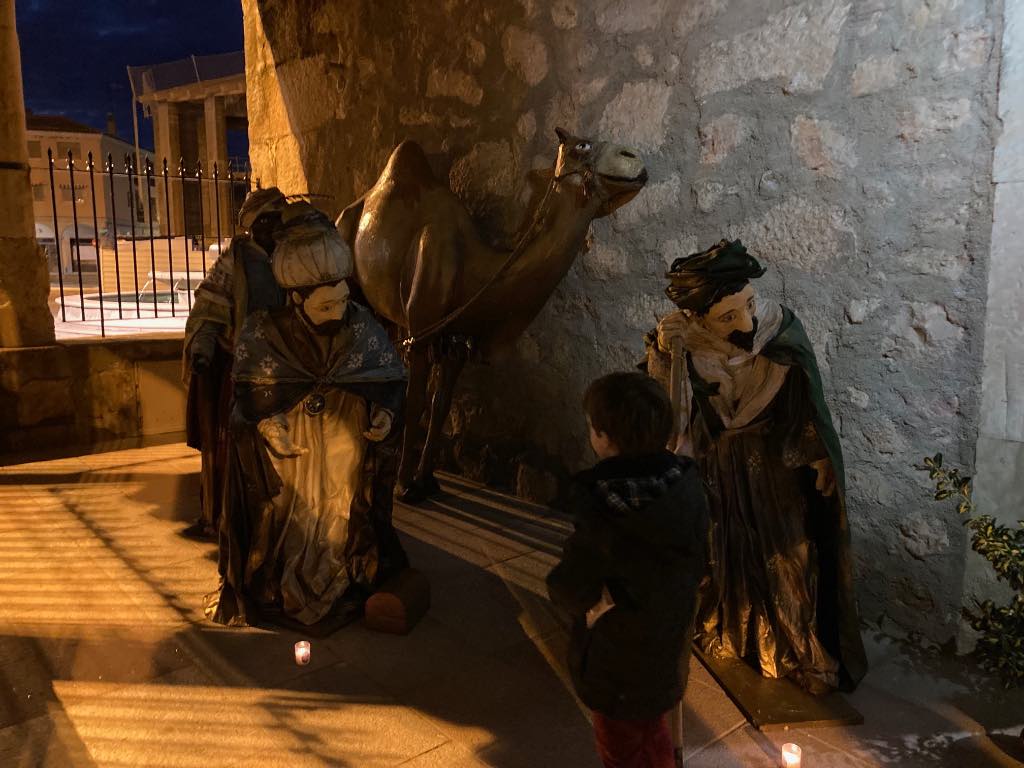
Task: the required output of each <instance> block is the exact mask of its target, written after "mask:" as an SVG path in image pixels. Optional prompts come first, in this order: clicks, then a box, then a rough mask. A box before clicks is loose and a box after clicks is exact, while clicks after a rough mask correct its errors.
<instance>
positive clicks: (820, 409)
mask: <svg viewBox="0 0 1024 768" xmlns="http://www.w3.org/2000/svg"><path fill="white" fill-rule="evenodd" d="M757 314H758V315H759V317H760V318H761V320H762V323H761V328H760V330H759V332H758V334H757V337H756V338H755V347H754V352H753V353H751V354H749V355H745V354H738V353H739V352H740V351H739V350H738V349H737V348H735V347H732V346H731V345H725V346H723V342H721V341H720V340H714V339H711V338H710V334H708V333H707V332H706V331H702V330H699V329H698V327H697V324H696V323H692V324H691V326H692V331H691V332H689V333H687V334H684V339H683V341H684V349H685V355H684V358H685V360H684V362H683V372H684V377H683V381H684V385H685V386H684V398H683V400H684V401H683V403H682V408H681V411H682V413H681V423H680V429H679V444H678V446H677V450H678V451H679V452H681V453H687V454H689V455H692V456H693V457H694V458H695V459H696V460H697V462H698V464H699V465H700V467H701V469H702V472H703V475H704V480H705V484H706V487H707V490H708V501H709V505H710V509H711V520H712V526H711V534H710V537H709V548H710V552H709V562H710V572H709V578H708V580H707V582H706V584H705V587H704V588H703V589H702V593H701V606H700V612H699V614H698V620H697V637H696V640H697V642H698V644H699V646H700V647H701V649H702V650H703V651H704V652H705V653H708V654H710V655H715V656H720V657H721V656H731V657H737V658H743V659H746V660H748V661H749V662H750V663H752V664H753V665H754V666H755V667H759V668H760V670H761V673H762V674H763V675H765V676H766V677H772V678H775V677H787V676H789V677H792V678H794V680H795V681H796V682H798V683H801V684H802V685H804V686H805V687H808V688H809V689H811V690H816V691H819V692H820V691H822V690H823V689H826V688H834V687H836V686H839V687H843V688H845V689H850V688H852V687H853V686H855V685H856V684H857V682H859V681H860V679H861V678H862V677H863V676H864V674H865V672H866V669H867V662H866V658H865V654H864V646H863V643H862V641H861V637H860V621H859V618H858V614H857V608H856V604H855V600H854V589H853V577H852V558H851V554H850V531H849V525H848V522H847V512H846V491H845V472H844V465H843V455H842V451H841V448H840V445H839V438H838V435H837V434H836V431H835V428H834V427H833V425H832V419H831V416H830V414H829V411H828V407H827V405H826V403H825V398H824V393H823V390H822V382H821V375H820V373H819V370H818V365H817V362H816V359H815V356H814V350H813V347H812V346H811V343H810V341H809V339H808V338H807V334H806V332H805V331H804V329H803V326H802V325H801V324H800V321H799V320H798V319H797V318H796V316H795V315H794V314H793V313H792V312H791V311H790V310H788V309H786V308H784V307H779V306H778V305H772V304H759V306H758V312H757ZM649 338H650V337H649ZM726 347H727V348H726ZM670 365H671V358H670V356H669V355H668V354H666V353H665V352H664V351H662V350H660V349H659V348H658V345H657V343H656V342H654V343H653V344H649V346H648V359H647V366H648V371H649V373H651V375H653V376H655V377H656V378H658V379H659V380H661V381H663V382H664V383H665V385H666V386H667V385H668V379H669V370H670ZM824 458H828V459H829V460H830V461H831V463H832V467H833V469H834V472H835V477H836V490H835V492H834V493H833V494H832V495H831V496H827V497H826V496H824V495H823V494H821V493H820V492H818V491H817V490H816V488H815V481H816V473H815V471H814V470H813V469H812V468H811V466H810V465H811V464H812V463H814V462H816V461H818V460H820V459H824Z"/></svg>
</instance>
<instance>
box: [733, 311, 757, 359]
mask: <svg viewBox="0 0 1024 768" xmlns="http://www.w3.org/2000/svg"><path fill="white" fill-rule="evenodd" d="M755 336H757V318H756V317H755V318H754V323H753V327H752V328H751V329H750V330H749V331H746V332H744V331H733V332H732V333H730V334H729V336H728V340H729V343H730V344H733V345H735V346H737V347H739V348H740V349H742V350H744V351H745V352H753V351H754V337H755Z"/></svg>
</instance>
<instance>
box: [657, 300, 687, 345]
mask: <svg viewBox="0 0 1024 768" xmlns="http://www.w3.org/2000/svg"><path fill="white" fill-rule="evenodd" d="M690 322H691V320H690V318H689V317H687V316H686V315H685V314H684V310H679V311H678V312H673V313H672V314H671V315H666V316H665V317H663V318H661V322H659V323H658V349H660V350H661V351H662V352H671V351H672V339H675V338H679V337H681V336H682V335H683V330H684V329H685V328H686V326H687V325H688V324H689V323H690Z"/></svg>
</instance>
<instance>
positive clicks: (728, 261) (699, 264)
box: [665, 240, 765, 313]
mask: <svg viewBox="0 0 1024 768" xmlns="http://www.w3.org/2000/svg"><path fill="white" fill-rule="evenodd" d="M764 273H765V269H764V267H762V266H761V265H760V264H759V263H758V261H757V259H755V258H754V257H753V256H751V255H750V254H749V253H747V249H746V248H744V247H743V243H741V242H740V241H739V240H733V241H731V242H730V241H729V240H722V241H720V242H719V243H718V244H717V245H713V246H711V247H710V248H708V249H707V250H706V251H701V252H700V253H694V254H691V255H689V256H684V257H682V258H678V259H676V260H675V261H673V262H672V267H671V268H670V269H669V271H668V272H667V273H666V275H665V277H667V278H668V279H669V286H668V288H666V289H665V293H666V295H668V297H669V298H670V299H671V300H672V303H673V304H675V305H676V306H677V307H679V308H680V309H691V310H693V311H695V312H698V313H703V312H706V311H707V310H708V309H709V308H710V307H711V306H712V305H713V304H715V302H717V301H718V300H719V299H721V298H723V297H724V296H726V295H728V294H729V293H733V292H735V291H734V290H733V289H735V288H736V287H737V286H741V285H743V284H744V283H746V282H747V281H748V280H753V279H755V278H758V277H760V276H761V275H763V274H764Z"/></svg>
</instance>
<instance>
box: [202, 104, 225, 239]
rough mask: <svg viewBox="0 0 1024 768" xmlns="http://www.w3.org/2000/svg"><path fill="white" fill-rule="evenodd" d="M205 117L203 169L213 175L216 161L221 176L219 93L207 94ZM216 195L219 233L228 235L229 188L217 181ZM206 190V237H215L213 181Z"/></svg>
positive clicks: (222, 117)
mask: <svg viewBox="0 0 1024 768" xmlns="http://www.w3.org/2000/svg"><path fill="white" fill-rule="evenodd" d="M203 110H204V116H205V119H206V156H205V157H204V158H203V172H204V174H205V175H206V177H207V178H210V179H212V178H213V164H214V163H216V164H217V167H218V169H219V171H220V175H221V178H226V177H227V173H228V127H227V120H226V118H225V113H224V99H223V98H221V97H219V96H207V97H206V100H205V101H204V103H203ZM217 186H218V189H217V193H216V194H217V195H218V196H219V197H220V233H221V237H222V238H223V237H230V236H231V190H230V189H229V187H228V185H227V184H218V185H217ZM207 189H208V190H209V192H210V194H209V195H208V196H206V197H204V198H203V200H204V204H205V202H206V201H209V205H208V206H207V208H208V210H206V211H205V212H204V213H205V216H206V220H207V221H208V222H209V224H208V228H207V232H206V234H207V236H210V237H216V236H217V210H216V208H215V207H214V206H215V201H214V197H213V184H212V183H211V184H210V185H209V186H208V187H207Z"/></svg>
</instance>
